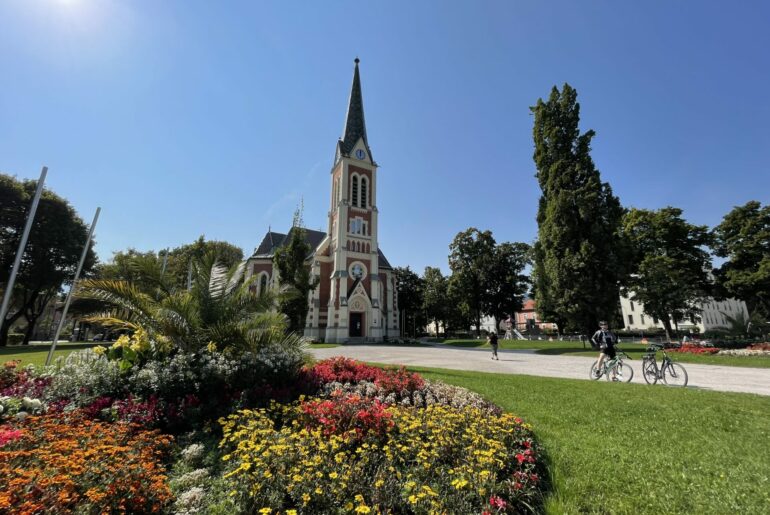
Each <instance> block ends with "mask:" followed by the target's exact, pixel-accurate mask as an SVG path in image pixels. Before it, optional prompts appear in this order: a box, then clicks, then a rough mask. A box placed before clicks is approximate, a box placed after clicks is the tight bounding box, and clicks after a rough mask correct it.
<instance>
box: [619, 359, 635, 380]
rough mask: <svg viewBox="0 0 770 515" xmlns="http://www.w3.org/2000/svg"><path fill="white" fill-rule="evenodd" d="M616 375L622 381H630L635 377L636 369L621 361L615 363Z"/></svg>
mask: <svg viewBox="0 0 770 515" xmlns="http://www.w3.org/2000/svg"><path fill="white" fill-rule="evenodd" d="M615 377H616V378H617V380H618V381H620V382H622V383H630V382H631V379H633V377H634V369H633V368H631V365H626V364H625V363H623V362H622V361H621V362H620V363H618V364H617V365H615Z"/></svg>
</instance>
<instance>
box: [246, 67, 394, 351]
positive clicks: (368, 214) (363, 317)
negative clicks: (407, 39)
mask: <svg viewBox="0 0 770 515" xmlns="http://www.w3.org/2000/svg"><path fill="white" fill-rule="evenodd" d="M358 63H359V60H358V59H356V60H355V69H354V71H353V85H352V88H351V92H350V100H349V102H348V111H347V117H346V120H345V129H344V131H343V136H342V138H341V139H340V140H339V141H338V142H337V148H336V153H335V156H334V164H333V166H332V169H331V173H330V185H331V192H330V203H329V219H328V223H327V229H326V232H323V231H313V230H309V229H305V237H306V241H307V242H308V243H309V244H310V246H311V248H312V249H313V251H312V252H311V254H310V255H309V256H308V257H307V266H309V267H310V269H311V272H312V274H313V275H314V276H316V277H318V278H319V281H320V282H319V285H318V287H316V289H315V290H314V291H313V292H311V294H310V296H309V298H308V302H309V307H310V309H309V311H308V316H307V321H306V324H305V336H308V337H311V338H314V339H319V340H324V341H327V342H344V341H356V340H361V341H382V340H383V338H387V337H396V336H398V327H399V320H398V306H397V297H396V294H395V276H394V274H393V269H392V267H391V266H390V264H389V263H388V260H387V259H385V255H384V254H383V253H382V251H381V250H380V248H379V246H378V233H377V224H378V217H379V213H378V210H377V163H376V162H375V161H374V158H373V157H372V152H371V149H370V148H369V142H368V140H367V138H366V123H365V121H364V105H363V96H362V94H361V79H360V76H359V71H358ZM291 230H294V229H291ZM290 235H291V231H289V233H288V234H281V233H277V232H272V231H268V232H267V234H266V235H265V237H264V238H263V239H262V242H261V243H260V244H259V247H257V249H256V250H255V251H254V254H253V255H252V256H251V257H250V258H249V259H248V260H247V277H251V276H256V279H255V285H256V288H257V289H258V290H259V291H264V290H265V289H272V290H277V289H278V288H279V287H280V277H277V271H274V270H273V255H274V253H275V250H276V249H278V248H279V247H281V246H282V245H283V244H285V243H287V242H288V241H289V237H290Z"/></svg>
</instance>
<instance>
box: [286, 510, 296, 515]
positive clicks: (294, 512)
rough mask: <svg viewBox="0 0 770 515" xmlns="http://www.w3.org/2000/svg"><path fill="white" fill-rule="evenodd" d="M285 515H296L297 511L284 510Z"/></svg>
mask: <svg viewBox="0 0 770 515" xmlns="http://www.w3.org/2000/svg"><path fill="white" fill-rule="evenodd" d="M286 515H297V510H286Z"/></svg>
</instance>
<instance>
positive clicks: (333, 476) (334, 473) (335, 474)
mask: <svg viewBox="0 0 770 515" xmlns="http://www.w3.org/2000/svg"><path fill="white" fill-rule="evenodd" d="M337 476H339V474H337V473H336V472H329V477H330V478H332V479H337Z"/></svg>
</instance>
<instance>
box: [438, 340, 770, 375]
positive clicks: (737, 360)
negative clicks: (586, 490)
mask: <svg viewBox="0 0 770 515" xmlns="http://www.w3.org/2000/svg"><path fill="white" fill-rule="evenodd" d="M443 343H444V344H445V345H452V346H454V347H468V348H475V347H489V345H488V344H487V342H486V340H483V339H482V340H445V341H444V342H443ZM586 347H588V348H587V349H584V348H583V344H582V343H580V342H575V341H552V342H551V341H548V340H531V341H530V340H500V348H501V349H522V350H523V349H532V350H536V351H537V353H538V354H567V355H571V356H591V357H596V356H598V352H597V351H595V350H593V349H591V348H590V345H588V344H586ZM619 348H620V349H622V350H623V351H625V352H626V353H627V354H628V355H629V356H631V358H632V359H641V358H642V355H643V354H644V353H645V348H646V345H643V344H639V343H621V344H620V346H619ZM669 355H670V356H671V357H672V359H673V360H674V361H681V362H682V363H700V364H703V365H723V366H730V367H755V368H770V356H709V355H703V354H687V353H681V352H670V353H669ZM659 357H660V355H659Z"/></svg>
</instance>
